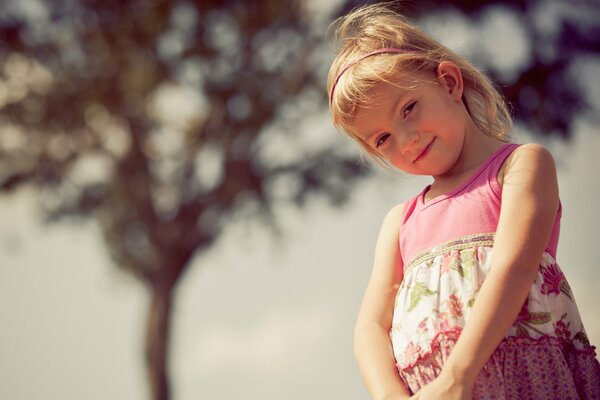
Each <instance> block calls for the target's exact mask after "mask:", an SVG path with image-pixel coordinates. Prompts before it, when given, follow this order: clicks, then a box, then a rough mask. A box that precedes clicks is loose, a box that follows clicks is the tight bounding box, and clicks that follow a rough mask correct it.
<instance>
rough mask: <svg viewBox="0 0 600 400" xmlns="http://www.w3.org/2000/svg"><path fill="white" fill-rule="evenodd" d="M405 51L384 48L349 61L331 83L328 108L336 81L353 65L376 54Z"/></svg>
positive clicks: (396, 48) (395, 48)
mask: <svg viewBox="0 0 600 400" xmlns="http://www.w3.org/2000/svg"><path fill="white" fill-rule="evenodd" d="M404 51H406V50H404V49H400V48H398V47H384V48H382V49H377V50H373V51H371V52H370V53H367V54H364V55H362V56H360V57H358V58H357V59H355V60H353V61H350V62H349V63H348V64H346V65H345V66H344V68H342V69H341V71H340V72H339V73H338V74H337V76H336V77H335V81H333V86H331V93H330V94H329V107H331V103H332V102H333V92H334V91H335V87H336V85H337V84H338V81H339V80H340V78H341V77H342V75H344V73H345V72H346V71H347V70H348V69H349V68H350V67H351V66H353V65H354V64H356V63H357V62H359V61H362V60H364V59H365V58H367V57H371V56H374V55H376V54H384V53H402V52H404Z"/></svg>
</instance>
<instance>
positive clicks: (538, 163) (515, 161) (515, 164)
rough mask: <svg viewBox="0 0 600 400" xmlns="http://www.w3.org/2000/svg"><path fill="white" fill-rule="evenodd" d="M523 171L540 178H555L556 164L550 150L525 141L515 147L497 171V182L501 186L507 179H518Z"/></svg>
mask: <svg viewBox="0 0 600 400" xmlns="http://www.w3.org/2000/svg"><path fill="white" fill-rule="evenodd" d="M525 173H527V174H533V175H535V176H537V177H539V178H541V179H544V178H554V179H555V177H556V166H555V164H554V158H553V157H552V154H551V153H550V151H549V150H548V149H546V148H545V147H544V146H543V145H541V144H538V143H525V144H521V145H519V146H518V147H515V149H514V150H513V151H512V152H511V153H510V154H509V155H508V157H506V160H505V161H504V163H503V165H502V167H501V168H500V170H499V171H498V182H499V183H500V185H501V186H503V184H504V182H506V180H507V179H517V180H518V177H519V176H520V175H523V174H525Z"/></svg>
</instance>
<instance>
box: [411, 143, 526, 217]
mask: <svg viewBox="0 0 600 400" xmlns="http://www.w3.org/2000/svg"><path fill="white" fill-rule="evenodd" d="M512 146H516V144H515V143H505V144H504V145H502V146H500V147H499V148H497V149H496V150H495V151H494V152H493V153H492V154H490V156H489V157H488V158H487V159H486V160H485V161H484V162H482V163H481V164H480V165H479V167H477V169H476V170H475V171H474V172H473V173H472V174H471V176H470V177H469V178H467V179H465V180H464V181H463V182H462V183H461V184H460V185H458V186H457V187H456V188H454V189H452V190H451V191H449V192H447V193H442V194H439V195H437V196H435V197H434V198H432V199H430V200H429V201H427V202H425V194H426V193H427V192H428V191H429V189H431V184H429V185H427V186H425V188H424V189H423V190H422V191H421V193H420V194H419V203H420V204H421V206H423V207H429V206H430V205H432V204H435V203H439V202H440V201H442V200H445V199H447V198H449V197H452V196H454V195H456V194H457V193H459V192H461V191H463V190H464V189H465V188H466V187H467V186H468V185H469V184H470V183H471V182H473V181H474V180H475V179H476V178H477V177H478V176H479V175H481V173H482V172H483V171H484V170H485V169H486V168H487V166H488V165H489V164H490V163H491V162H492V161H493V160H494V159H495V158H496V157H497V156H498V155H499V154H500V153H502V151H504V150H505V149H506V148H508V147H512Z"/></svg>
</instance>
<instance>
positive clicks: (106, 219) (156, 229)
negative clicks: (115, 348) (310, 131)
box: [0, 0, 365, 400]
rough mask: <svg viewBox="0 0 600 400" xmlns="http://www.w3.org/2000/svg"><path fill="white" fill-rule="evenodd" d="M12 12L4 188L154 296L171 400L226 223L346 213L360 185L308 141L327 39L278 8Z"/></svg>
mask: <svg viewBox="0 0 600 400" xmlns="http://www.w3.org/2000/svg"><path fill="white" fill-rule="evenodd" d="M0 7H1V8H0V16H1V20H0V34H1V37H2V41H1V43H0V188H1V190H2V192H3V193H7V192H10V191H14V190H16V189H17V188H19V187H21V186H24V185H30V186H34V187H36V188H37V189H38V192H39V194H40V198H41V200H42V206H43V208H44V211H45V214H46V215H47V216H48V219H49V220H50V221H55V220H58V219H60V218H62V217H81V218H88V217H93V218H95V219H97V221H98V222H99V225H100V226H101V228H102V231H103V234H104V238H105V240H106V244H107V247H108V249H109V251H110V253H111V255H112V257H113V259H114V261H115V263H116V265H118V266H119V267H121V268H123V269H125V270H126V271H128V272H130V273H132V274H133V275H134V276H136V277H137V278H139V279H140V280H141V281H142V282H143V283H144V284H145V286H147V288H148V289H149V291H150V293H151V299H152V300H151V305H150V311H149V315H148V320H147V328H146V339H145V354H146V361H147V365H148V372H149V382H150V385H151V392H152V397H153V398H154V399H161V400H164V399H167V398H169V383H168V374H167V371H166V365H167V359H168V351H167V349H168V340H169V321H170V315H171V310H172V302H173V298H174V290H175V287H176V285H177V283H178V282H179V281H180V279H181V277H182V275H183V273H184V272H185V270H186V267H188V266H189V265H190V264H191V262H190V261H191V260H192V257H193V256H194V254H196V253H197V252H201V251H203V250H205V249H207V247H208V246H209V245H210V244H211V243H212V242H213V241H214V240H215V239H216V238H217V237H218V235H219V233H220V231H221V230H222V228H223V226H224V225H225V223H226V221H227V220H228V219H231V218H235V217H239V216H244V215H254V214H257V215H261V216H262V217H263V218H265V219H266V220H267V221H271V222H275V221H274V219H273V214H272V213H271V210H272V207H273V206H274V205H275V203H277V202H279V201H285V202H294V203H296V204H299V205H302V204H304V202H305V200H306V199H307V197H308V196H310V195H311V194H313V193H315V194H318V193H321V194H323V195H325V196H327V197H328V198H329V199H330V200H331V201H332V202H333V203H340V202H343V201H344V199H345V198H346V197H347V194H348V192H349V190H350V186H349V185H348V182H350V181H352V180H355V179H356V178H358V177H359V176H361V175H364V172H365V170H364V169H362V168H361V167H360V166H359V165H357V163H356V162H355V157H354V156H353V155H351V154H344V153H343V152H341V151H335V150H334V151H332V149H330V148H329V149H328V148H322V149H318V148H316V147H315V146H310V148H311V149H310V151H308V148H306V146H304V147H303V145H302V143H301V142H300V141H299V140H298V139H299V137H300V135H299V134H298V132H297V131H298V126H300V125H301V123H302V120H303V119H306V118H308V117H309V116H310V115H312V114H315V113H316V112H321V113H322V112H324V111H325V109H324V108H323V102H322V101H321V98H322V97H324V94H323V82H322V73H319V68H321V71H322V69H323V67H324V66H325V65H326V62H325V60H324V59H323V55H324V54H325V55H326V51H323V46H324V45H323V44H322V43H320V42H319V36H320V35H321V33H322V30H320V29H319V30H316V29H312V28H311V26H312V25H311V24H312V22H311V20H310V18H308V15H309V14H308V11H305V10H304V9H303V8H301V6H300V3H287V2H280V1H276V0H265V1H251V2H248V1H241V0H230V1H207V0H202V1H196V2H191V1H183V0H182V1H176V0H162V1H151V0H145V1H117V0H111V1H107V0H101V1H100V0H85V1H76V2H74V1H69V0H64V1H63V0H56V1H52V2H48V3H43V2H40V1H29V2H19V1H16V0H15V1H12V2H11V1H3V2H2V3H1V6H0ZM318 49H321V51H320V52H317V50H318ZM319 65H321V67H319ZM280 132H283V133H284V134H287V135H288V136H289V138H288V139H286V140H287V143H288V144H287V145H286V146H287V147H288V148H287V149H283V150H285V151H283V150H282V149H280V148H277V146H274V144H276V141H277V137H276V136H277V134H278V133H280ZM277 143H279V142H277ZM282 153H286V154H287V155H286V154H282ZM346 153H348V152H346Z"/></svg>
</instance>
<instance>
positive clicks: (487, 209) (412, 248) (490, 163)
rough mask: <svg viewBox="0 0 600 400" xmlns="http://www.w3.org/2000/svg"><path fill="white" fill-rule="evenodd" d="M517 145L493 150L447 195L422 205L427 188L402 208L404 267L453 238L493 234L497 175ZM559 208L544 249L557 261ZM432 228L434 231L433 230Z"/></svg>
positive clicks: (497, 212)
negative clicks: (417, 256)
mask: <svg viewBox="0 0 600 400" xmlns="http://www.w3.org/2000/svg"><path fill="white" fill-rule="evenodd" d="M518 146H519V145H518V144H512V143H510V144H506V145H504V146H502V147H501V148H499V149H498V150H496V152H494V153H493V154H492V155H491V156H490V157H489V158H488V159H487V160H486V161H485V162H484V163H483V164H481V166H479V168H478V169H477V170H476V171H475V173H473V175H472V176H471V177H470V178H469V179H467V180H466V181H465V182H464V183H462V184H461V185H460V186H459V187H457V188H456V189H454V190H453V191H451V192H450V193H447V194H443V195H440V196H437V197H435V198H433V199H431V200H429V201H428V202H427V203H425V202H424V197H425V193H426V192H427V191H428V190H429V187H430V186H427V187H426V188H425V189H424V190H423V191H422V192H421V193H419V194H418V195H417V196H415V197H413V198H411V199H410V200H408V201H407V202H406V203H405V204H404V217H403V220H402V228H401V230H400V238H399V240H400V251H401V254H402V258H403V260H404V265H405V266H406V265H407V264H409V262H410V261H411V260H412V259H413V258H414V257H415V256H416V255H418V254H419V253H421V252H423V251H425V250H427V249H429V248H431V247H433V246H435V245H437V244H440V243H445V242H448V241H450V240H453V239H455V238H460V237H464V236H469V235H477V234H486V233H495V232H496V228H497V226H498V221H499V219H500V204H501V198H502V187H501V186H500V183H499V182H498V171H499V170H500V168H501V167H502V164H503V163H504V161H505V160H506V158H507V157H508V156H509V155H510V153H511V152H512V151H513V150H514V149H515V148H517V147H518ZM560 217H561V207H559V209H558V211H557V213H556V218H555V221H554V227H553V229H552V233H551V235H550V239H549V240H548V244H547V246H546V251H547V252H548V253H549V254H551V255H552V256H553V257H556V247H557V245H558V236H559V231H560ZM432 227H435V228H434V229H432Z"/></svg>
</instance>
